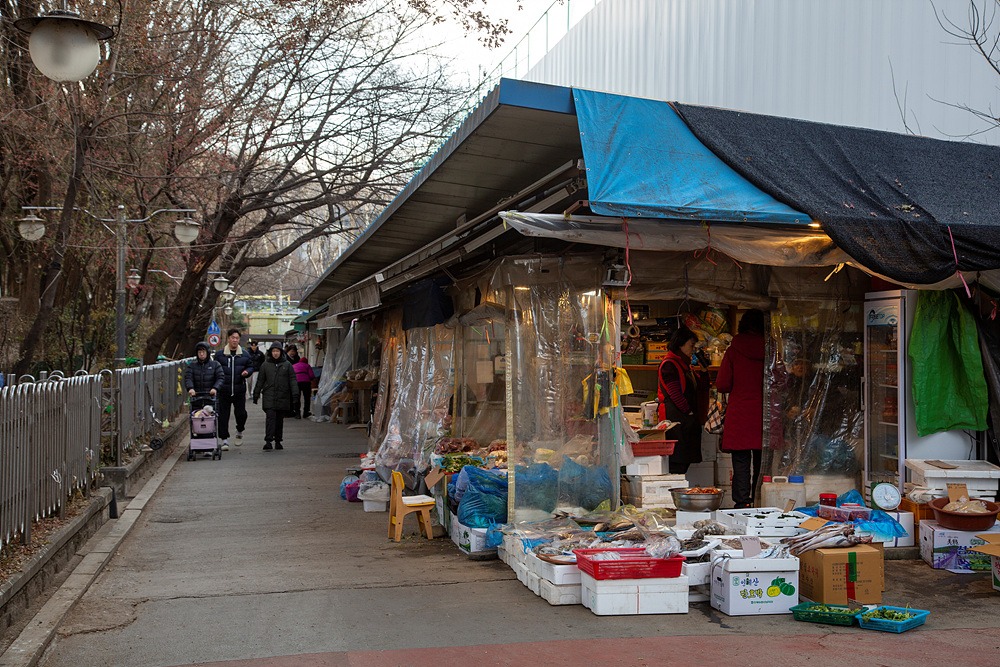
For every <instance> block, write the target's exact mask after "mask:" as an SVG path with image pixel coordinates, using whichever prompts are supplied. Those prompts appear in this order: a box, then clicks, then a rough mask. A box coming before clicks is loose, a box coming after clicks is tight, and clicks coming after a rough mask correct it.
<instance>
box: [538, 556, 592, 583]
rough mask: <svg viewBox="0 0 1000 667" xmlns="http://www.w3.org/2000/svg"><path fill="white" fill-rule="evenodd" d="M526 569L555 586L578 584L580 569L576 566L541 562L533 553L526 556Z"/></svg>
mask: <svg viewBox="0 0 1000 667" xmlns="http://www.w3.org/2000/svg"><path fill="white" fill-rule="evenodd" d="M525 562H526V563H527V565H528V569H529V570H530V571H531V572H534V573H535V574H537V575H538V576H539V577H541V578H542V579H545V580H546V581H549V582H552V583H553V584H555V585H556V586H563V585H566V584H577V585H579V583H580V569H579V568H578V567H577V566H576V565H556V564H555V563H549V562H547V561H544V560H542V559H541V558H539V557H538V556H536V555H535V554H533V553H529V554H527V559H526V560H525Z"/></svg>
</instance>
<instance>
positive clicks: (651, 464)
mask: <svg viewBox="0 0 1000 667" xmlns="http://www.w3.org/2000/svg"><path fill="white" fill-rule="evenodd" d="M665 458H666V457H664V456H637V457H635V461H634V462H633V463H630V464H628V465H627V466H625V474H626V475H662V474H663V472H664V470H665V466H664V463H663V461H664V459H665Z"/></svg>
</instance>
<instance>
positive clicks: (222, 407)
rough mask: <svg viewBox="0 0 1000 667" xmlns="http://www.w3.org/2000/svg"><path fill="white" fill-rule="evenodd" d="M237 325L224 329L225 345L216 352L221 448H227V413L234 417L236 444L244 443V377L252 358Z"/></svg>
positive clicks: (245, 401) (224, 449)
mask: <svg viewBox="0 0 1000 667" xmlns="http://www.w3.org/2000/svg"><path fill="white" fill-rule="evenodd" d="M241 337H242V336H241V334H240V330H239V329H230V330H229V331H227V332H226V346H225V347H223V348H222V349H221V350H219V351H218V352H216V353H215V360H216V361H218V362H219V364H220V365H221V366H222V371H223V377H224V380H223V383H222V390H221V391H220V392H219V437H220V438H222V451H224V452H225V451H229V415H230V414H233V415H235V417H236V444H237V445H241V444H243V431H244V430H245V429H246V425H247V381H248V379H249V378H250V376H251V375H253V372H254V368H253V358H252V357H251V356H250V353H249V352H247V351H246V350H244V349H243V347H242V346H241V345H240V338H241Z"/></svg>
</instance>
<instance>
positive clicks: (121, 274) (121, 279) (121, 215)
mask: <svg viewBox="0 0 1000 667" xmlns="http://www.w3.org/2000/svg"><path fill="white" fill-rule="evenodd" d="M21 208H22V209H24V210H25V211H27V212H28V215H26V216H25V217H24V218H22V219H21V220H19V221H18V225H17V231H18V233H19V234H20V235H21V237H22V238H24V240H26V241H37V240H38V239H40V238H42V236H43V235H44V234H45V220H44V219H43V218H41V217H39V216H38V211H61V210H62V207H61V206H22V207H21ZM73 210H74V211H79V212H80V213H83V214H85V215H87V216H89V217H91V218H93V219H94V220H96V221H98V222H100V223H101V224H102V225H104V228H105V229H107V230H108V231H109V232H111V233H112V234H113V235H114V237H115V241H117V245H118V262H117V266H116V270H115V277H116V278H117V285H116V289H115V327H116V329H117V336H116V342H117V350H116V361H117V362H118V363H119V364H122V365H124V362H125V300H126V292H125V287H126V285H127V286H128V287H130V288H132V289H135V288H136V287H137V286H138V285H139V272H138V271H137V270H136V269H132V270H131V271H129V273H128V275H127V276H126V274H125V241H126V238H125V237H126V224H127V223H144V222H149V221H150V220H152V219H153V218H154V217H155V216H157V215H159V214H161V213H184V214H189V213H194V209H193V208H161V209H158V210H156V211H153V212H152V213H150V214H149V215H147V216H146V217H145V218H135V219H127V218H126V217H125V207H124V206H122V205H119V206H118V208H117V209H116V210H115V217H114V218H102V217H100V216H98V215H95V214H94V213H91V212H90V211H88V210H87V209H84V208H77V207H75V206H74V207H73ZM108 223H114V225H115V226H114V228H112V227H109V226H108ZM197 224H198V223H196V222H194V221H193V220H191V219H190V218H189V217H185V218H182V219H181V220H179V221H177V223H176V224H175V227H174V236H176V237H177V240H179V241H180V240H181V239H182V237H183V238H189V237H190V234H189V233H187V232H188V231H189V229H190V227H191V225H195V226H197ZM180 227H183V228H184V231H178V228H180ZM196 237H197V233H196V234H195V238H196ZM182 242H183V241H182ZM228 285H229V281H226V286H228ZM222 289H225V287H223V288H222ZM220 291H221V290H220Z"/></svg>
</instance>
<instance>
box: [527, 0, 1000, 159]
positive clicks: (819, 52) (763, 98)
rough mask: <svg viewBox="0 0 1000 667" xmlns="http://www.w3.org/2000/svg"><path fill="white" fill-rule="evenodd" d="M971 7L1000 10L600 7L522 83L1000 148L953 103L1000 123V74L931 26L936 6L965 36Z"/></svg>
mask: <svg viewBox="0 0 1000 667" xmlns="http://www.w3.org/2000/svg"><path fill="white" fill-rule="evenodd" d="M970 1H971V2H975V3H977V4H978V5H980V6H984V5H985V6H986V7H987V8H989V7H990V6H994V7H995V6H996V5H995V4H994V0H933V5H932V3H931V0H604V1H603V2H600V3H598V5H597V7H595V8H594V10H593V11H592V12H591V13H590V14H588V15H587V16H586V17H584V18H583V19H582V20H581V21H580V22H579V23H578V24H577V25H575V26H574V27H573V28H572V29H571V30H570V31H569V32H568V33H567V34H566V36H565V37H564V38H563V39H562V40H561V41H560V42H559V43H557V44H556V45H555V46H554V47H553V48H552V50H551V52H550V53H548V54H547V55H546V56H545V57H543V58H542V59H541V61H540V62H539V63H538V65H536V66H535V67H534V68H532V69H531V70H530V71H529V72H527V73H526V74H525V75H524V76H522V77H520V78H524V79H526V80H528V81H536V82H542V83H550V84H556V85H562V86H574V87H579V88H587V89H591V90H600V91H607V92H613V93H619V94H624V95H631V96H636V97H647V98H654V99H663V100H671V101H679V102H686V103H690V104H702V105H708V106H719V107H725V108H729V109H741V110H746V111H752V112H756V113H764V114H772V115H778V116H788V117H793V118H802V119H806V120H815V121H822V122H828V123H836V124H841V125H853V126H859V127H870V128H874V129H880V130H890V131H895V132H905V131H907V129H906V125H908V126H909V131H910V132H911V133H914V134H922V135H926V136H933V137H939V138H951V139H964V138H966V137H967V136H969V135H974V136H971V137H969V138H971V139H973V140H975V141H981V142H986V143H991V144H1000V131H998V130H996V129H994V130H987V131H986V132H985V133H982V132H983V131H984V129H986V127H987V126H986V125H985V124H984V123H983V122H982V121H981V120H979V119H978V118H975V117H974V116H972V115H971V114H970V113H969V112H967V111H964V110H961V109H957V108H954V107H953V106H949V104H965V105H968V106H971V107H974V108H980V109H990V108H992V109H993V110H994V113H1000V92H998V90H1000V88H998V86H1000V75H997V73H996V72H994V71H992V70H991V69H990V68H989V66H988V64H987V63H986V62H985V60H984V59H983V58H982V57H981V56H979V55H977V54H976V53H975V52H974V51H973V49H972V47H970V46H969V45H968V44H960V43H958V41H957V40H956V39H955V38H953V37H951V36H949V35H948V34H947V33H946V32H945V30H944V29H943V28H942V27H941V25H940V24H939V22H938V18H936V17H935V8H936V9H937V14H938V16H941V15H944V16H945V17H946V18H947V19H950V20H951V21H953V22H954V23H956V24H958V25H960V26H965V25H967V23H968V16H969V3H970ZM992 11H996V10H995V9H993V10H992ZM996 23H997V24H998V25H1000V16H997V21H996ZM994 32H996V28H994ZM897 97H898V99H897ZM901 108H902V109H905V116H906V123H905V125H904V122H903V113H902V112H901Z"/></svg>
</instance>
